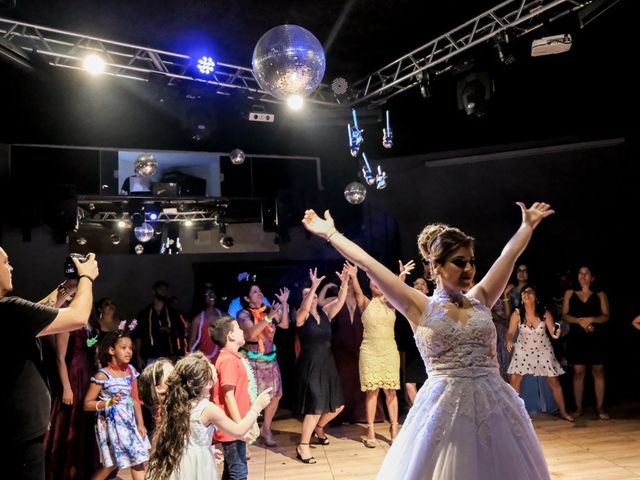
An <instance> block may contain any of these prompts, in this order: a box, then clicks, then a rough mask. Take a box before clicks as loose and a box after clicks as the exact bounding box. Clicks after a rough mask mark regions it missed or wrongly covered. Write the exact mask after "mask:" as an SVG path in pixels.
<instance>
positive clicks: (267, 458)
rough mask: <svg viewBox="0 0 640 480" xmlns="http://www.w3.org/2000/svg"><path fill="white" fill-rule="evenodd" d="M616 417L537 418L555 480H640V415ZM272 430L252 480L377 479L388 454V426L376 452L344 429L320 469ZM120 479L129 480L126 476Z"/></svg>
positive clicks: (333, 436)
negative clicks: (272, 442) (297, 456)
mask: <svg viewBox="0 0 640 480" xmlns="http://www.w3.org/2000/svg"><path fill="white" fill-rule="evenodd" d="M612 414H613V415H612V417H613V418H612V419H611V420H597V419H596V418H595V415H594V414H593V412H589V411H587V413H586V414H585V415H584V416H583V417H580V418H579V419H578V421H577V422H576V423H575V424H571V423H569V422H566V421H564V420H560V419H559V418H557V417H554V416H550V415H546V414H539V415H535V416H534V417H533V423H534V426H535V429H536V432H537V434H538V437H539V438H540V442H541V443H542V448H543V449H544V453H545V456H546V458H547V462H548V464H549V469H550V470H551V477H552V478H553V479H554V480H632V479H635V480H640V409H638V408H633V409H631V410H627V409H625V411H624V412H623V411H615V410H614V411H612ZM273 429H274V432H275V433H276V440H277V442H278V446H277V447H273V448H264V447H263V446H262V445H261V444H260V443H258V444H256V445H253V446H251V447H250V451H251V459H250V460H249V461H248V464H249V479H250V480H290V479H291V480H293V479H300V478H303V479H305V480H351V479H354V480H356V479H357V480H364V479H375V476H376V472H377V471H378V468H379V466H380V464H381V463H382V460H383V458H384V455H385V453H386V452H387V450H388V448H389V425H388V424H383V423H378V424H376V433H377V438H378V447H377V448H372V449H369V448H365V447H364V445H363V444H362V442H361V440H360V439H361V437H362V436H363V435H364V434H365V427H364V426H362V425H345V426H341V427H335V428H330V429H328V430H327V435H328V437H329V439H330V441H331V444H330V445H328V446H326V447H323V446H320V445H313V446H312V454H313V456H314V457H315V458H316V459H317V460H318V463H317V464H315V465H304V464H302V463H301V462H300V461H298V460H296V459H295V444H296V442H297V440H298V436H299V432H300V422H298V421H297V420H294V419H286V420H279V421H275V422H274V424H273ZM121 476H122V478H123V479H128V478H130V477H129V475H128V472H123V473H122V474H121ZM218 478H220V477H218ZM385 480H386V479H385ZM389 480H396V479H389ZM398 480H399V479H398ZM434 480H437V479H434Z"/></svg>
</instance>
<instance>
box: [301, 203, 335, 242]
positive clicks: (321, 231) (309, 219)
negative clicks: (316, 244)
mask: <svg viewBox="0 0 640 480" xmlns="http://www.w3.org/2000/svg"><path fill="white" fill-rule="evenodd" d="M302 224H303V225H304V227H305V228H306V229H307V230H309V231H310V232H311V233H313V234H314V235H318V236H319V237H322V238H325V239H326V238H327V237H328V236H329V235H331V234H332V233H333V232H335V231H336V227H335V225H334V223H333V218H332V217H331V214H330V213H329V210H325V212H324V218H322V217H320V216H319V215H318V214H317V213H316V212H315V211H314V210H307V211H305V212H304V218H303V219H302Z"/></svg>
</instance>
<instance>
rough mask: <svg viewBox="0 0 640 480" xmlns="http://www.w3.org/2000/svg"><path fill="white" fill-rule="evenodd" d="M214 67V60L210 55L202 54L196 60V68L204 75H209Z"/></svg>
mask: <svg viewBox="0 0 640 480" xmlns="http://www.w3.org/2000/svg"><path fill="white" fill-rule="evenodd" d="M215 67H216V62H214V61H213V58H211V57H207V56H204V57H202V58H200V60H198V70H199V71H200V73H202V74H204V75H209V74H210V73H211V72H213V69H214V68H215Z"/></svg>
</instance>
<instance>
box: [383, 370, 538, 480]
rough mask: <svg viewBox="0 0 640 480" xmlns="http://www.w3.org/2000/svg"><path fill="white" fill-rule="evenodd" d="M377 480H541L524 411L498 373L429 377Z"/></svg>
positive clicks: (459, 372) (466, 372) (455, 372)
mask: <svg viewBox="0 0 640 480" xmlns="http://www.w3.org/2000/svg"><path fill="white" fill-rule="evenodd" d="M377 478H378V480H388V479H394V480H431V479H433V480H513V479H518V480H545V479H550V476H549V471H548V469H547V464H546V461H545V459H544V455H543V453H542V449H541V448H540V444H539V442H538V439H537V437H536V434H535V431H534V429H533V425H532V424H531V420H530V418H529V416H528V415H527V412H526V410H525V408H524V403H523V402H522V400H521V399H520V397H518V395H517V394H516V392H515V391H514V390H513V388H511V387H510V386H509V385H508V384H507V383H506V382H505V381H504V380H503V379H502V378H501V377H500V372H499V371H498V369H497V368H495V369H494V368H480V367H472V368H467V369H459V370H453V371H450V372H448V373H439V372H430V373H429V378H428V380H427V382H426V383H425V384H424V385H423V387H422V388H421V389H420V391H419V392H418V395H417V397H416V401H415V404H414V406H413V407H412V408H411V410H410V412H409V414H408V415H407V419H406V420H405V423H404V425H403V426H402V430H401V431H400V433H399V435H398V437H397V438H396V439H395V440H394V442H393V445H392V446H391V448H390V449H389V452H388V453H387V456H386V457H385V459H384V462H383V464H382V467H381V469H380V471H379V473H378V477H377Z"/></svg>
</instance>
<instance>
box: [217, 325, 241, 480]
mask: <svg viewBox="0 0 640 480" xmlns="http://www.w3.org/2000/svg"><path fill="white" fill-rule="evenodd" d="M210 332H211V336H212V337H213V341H214V342H216V344H218V346H219V347H220V348H221V350H220V354H219V355H218V358H217V360H216V362H215V366H216V370H217V372H218V382H217V384H216V388H215V389H214V392H213V401H214V403H216V404H217V405H219V406H220V407H221V408H222V409H223V410H224V413H226V414H227V416H228V417H229V418H231V419H232V420H234V421H235V422H239V421H240V420H242V418H244V416H245V415H246V414H247V413H248V412H249V410H250V409H251V396H250V394H249V375H248V373H247V368H250V367H249V365H248V364H247V361H246V359H245V358H244V357H243V356H242V355H241V354H240V353H238V350H239V349H240V347H242V345H244V333H243V332H242V329H241V328H240V326H239V325H238V322H236V320H235V319H234V318H232V317H229V316H224V317H221V318H219V319H218V320H217V321H216V323H215V325H214V326H212V327H211V329H210ZM215 440H216V442H220V443H222V451H223V453H224V471H223V473H222V480H246V479H247V475H248V468H247V458H246V456H247V444H246V443H245V442H243V441H242V440H237V439H235V438H234V437H231V436H229V435H225V434H224V433H222V432H220V431H219V430H216V435H215Z"/></svg>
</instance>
